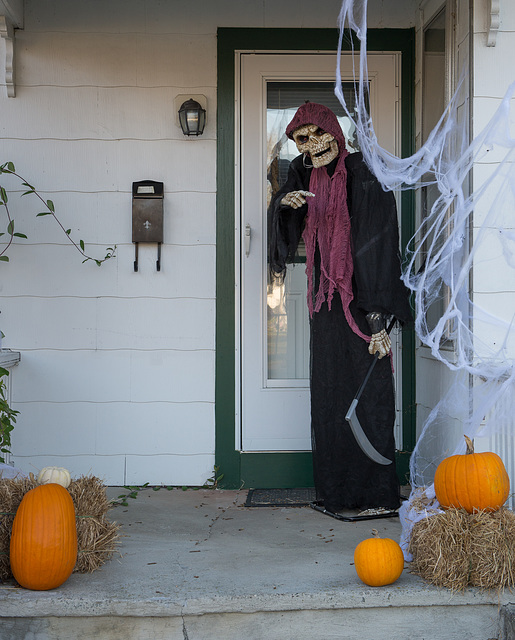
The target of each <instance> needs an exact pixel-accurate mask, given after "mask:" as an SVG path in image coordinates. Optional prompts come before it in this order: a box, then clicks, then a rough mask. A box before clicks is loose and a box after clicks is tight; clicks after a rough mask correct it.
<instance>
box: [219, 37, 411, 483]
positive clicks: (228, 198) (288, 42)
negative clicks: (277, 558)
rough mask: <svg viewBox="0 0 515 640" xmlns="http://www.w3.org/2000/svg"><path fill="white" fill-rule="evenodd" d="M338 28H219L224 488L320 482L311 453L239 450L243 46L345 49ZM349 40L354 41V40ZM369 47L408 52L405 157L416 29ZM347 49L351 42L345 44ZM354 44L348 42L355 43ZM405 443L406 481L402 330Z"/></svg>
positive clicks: (406, 390) (406, 221) (406, 403)
mask: <svg viewBox="0 0 515 640" xmlns="http://www.w3.org/2000/svg"><path fill="white" fill-rule="evenodd" d="M337 42H338V31H337V30H335V29H254V28H252V29H238V28H220V29H218V96H217V100H218V122H217V140H218V145H217V196H216V220H217V224H216V256H217V257H216V365H215V375H216V382H215V421H216V441H215V442H216V444H215V460H216V463H215V464H216V466H217V467H218V469H219V472H218V473H219V474H220V475H221V474H223V479H222V480H221V483H220V486H221V487H223V488H227V489H239V488H247V489H248V488H252V487H260V488H274V487H275V488H281V487H284V488H288V487H309V486H313V475H312V468H311V452H303V451H301V452H277V453H274V452H272V453H245V452H240V451H237V450H236V444H235V433H236V424H235V420H236V413H235V408H236V395H235V394H236V387H235V384H236V377H235V374H236V371H235V351H234V346H235V338H236V336H235V331H236V328H235V310H236V298H235V295H236V291H235V287H234V283H235V237H234V228H235V225H234V211H235V196H234V194H235V162H234V161H235V156H234V147H235V137H234V136H235V119H234V116H235V114H234V104H235V102H234V99H235V95H234V91H235V51H237V50H245V51H249V50H252V51H264V50H265V51H281V50H289V51H295V50H303V51H306V50H313V51H316V50H323V51H331V50H334V51H335V52H336V50H337ZM348 44H349V43H348V42H347V45H348ZM367 45H368V50H369V51H400V52H401V54H402V62H401V65H402V66H401V73H402V78H401V96H402V132H401V148H402V155H403V156H408V155H411V153H413V148H414V139H415V136H414V86H415V71H414V70H415V30H414V29H369V31H368V36H367ZM344 48H346V45H345V43H344ZM347 48H348V47H347ZM401 197H402V211H403V215H402V220H401V243H402V246H406V244H407V243H408V241H409V239H410V238H411V237H412V236H413V232H414V198H413V194H412V192H411V191H404V192H402V196H401ZM402 371H403V375H402V378H403V385H402V398H403V408H402V411H403V442H404V448H405V449H406V451H405V452H399V453H398V456H397V464H398V473H399V476H400V478H401V481H403V480H404V478H405V477H407V476H406V473H407V470H408V460H409V452H410V451H412V450H413V447H414V445H415V356H414V334H413V331H411V330H404V331H403V335H402Z"/></svg>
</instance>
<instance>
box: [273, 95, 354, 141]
mask: <svg viewBox="0 0 515 640" xmlns="http://www.w3.org/2000/svg"><path fill="white" fill-rule="evenodd" d="M306 124H316V125H317V127H320V128H321V129H323V130H324V131H327V132H328V133H330V134H331V135H332V136H334V138H335V139H336V141H337V142H338V149H339V151H342V150H343V149H345V138H344V137H343V131H342V128H341V127H340V123H339V122H338V119H337V118H336V116H335V115H334V113H333V112H332V111H331V109H329V108H328V107H324V105H323V104H317V103H316V102H306V103H305V104H303V105H301V106H300V107H299V108H298V109H297V112H296V113H295V115H294V116H293V119H292V121H291V122H290V124H289V125H288V126H287V127H286V135H287V136H288V138H290V140H293V132H294V131H295V129H298V128H299V127H302V126H303V125H306Z"/></svg>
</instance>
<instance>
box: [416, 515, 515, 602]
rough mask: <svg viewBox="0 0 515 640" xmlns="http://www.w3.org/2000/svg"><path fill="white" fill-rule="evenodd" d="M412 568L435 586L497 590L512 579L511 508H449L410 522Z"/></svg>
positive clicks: (514, 531)
mask: <svg viewBox="0 0 515 640" xmlns="http://www.w3.org/2000/svg"><path fill="white" fill-rule="evenodd" d="M409 551H410V552H411V553H412V554H413V562H412V564H411V571H412V572H413V573H416V574H418V575H420V576H421V577H422V578H424V579H425V580H427V581H428V582H430V583H431V584H434V585H436V586H439V587H446V588H448V589H451V590H452V591H462V590H463V589H465V588H466V587H467V586H473V587H480V588H481V589H485V590H486V589H497V590H501V589H504V588H507V587H512V586H513V585H514V584H515V514H514V513H513V512H512V511H510V510H509V509H506V508H504V507H503V508H501V509H499V510H498V511H495V512H493V513H492V512H487V511H479V512H477V513H473V514H470V513H467V512H466V511H464V510H462V509H448V510H447V511H445V512H444V513H438V514H436V515H432V516H430V517H428V518H424V519H423V520H421V521H420V522H417V523H415V525H414V526H413V531H412V535H411V540H410V545H409Z"/></svg>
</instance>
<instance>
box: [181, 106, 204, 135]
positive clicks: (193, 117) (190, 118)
mask: <svg viewBox="0 0 515 640" xmlns="http://www.w3.org/2000/svg"><path fill="white" fill-rule="evenodd" d="M179 123H180V125H181V129H182V132H183V133H184V135H185V136H200V135H202V133H203V131H204V126H205V124H206V110H205V109H203V108H202V106H201V105H200V104H199V103H198V102H197V101H196V100H193V98H190V99H189V100H186V102H183V103H182V104H181V108H180V109H179Z"/></svg>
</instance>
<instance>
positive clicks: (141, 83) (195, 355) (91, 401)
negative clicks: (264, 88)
mask: <svg viewBox="0 0 515 640" xmlns="http://www.w3.org/2000/svg"><path fill="white" fill-rule="evenodd" d="M411 4H412V3H411V0H405V1H404V2H396V3H392V5H393V6H392V7H388V10H387V11H385V10H383V3H382V2H381V1H380V0H376V1H374V2H372V3H371V4H370V25H371V26H383V27H409V26H412V24H413V21H410V20H409V15H411V14H412V12H410V11H408V10H407V8H408V7H409V6H411ZM339 8H340V2H339V0H329V1H326V2H324V3H319V4H318V5H317V6H316V7H315V6H314V5H313V3H312V2H307V1H306V0H301V1H300V0H291V1H288V2H281V3H277V2H272V1H271V0H266V1H265V2H252V1H245V2H241V1H239V0H220V1H218V0H217V1H216V2H215V1H213V2H207V3H201V4H200V5H199V4H198V3H197V4H195V3H186V2H183V1H182V0H169V1H167V2H160V1H158V0H155V1H143V0H140V1H137V0H123V1H122V0H116V1H110V2H99V1H91V2H79V1H78V0H77V1H70V0H27V1H26V2H25V28H24V30H23V31H19V32H17V34H16V56H17V59H16V72H17V78H16V80H17V83H16V96H17V97H16V98H14V99H12V98H11V99H9V98H7V97H6V92H5V87H0V112H1V117H0V141H1V147H0V149H1V154H0V163H3V162H6V161H8V160H10V161H12V162H14V164H15V165H16V169H17V170H18V171H19V172H20V173H22V175H23V176H24V177H26V179H27V180H28V181H29V182H31V183H32V184H34V185H35V186H36V187H37V188H38V189H40V190H41V192H42V194H43V196H44V197H45V198H50V199H52V200H53V201H54V203H55V206H56V210H57V212H58V215H59V217H60V219H61V220H62V222H63V224H64V226H65V228H71V229H72V235H73V237H74V238H76V239H77V240H78V239H79V238H81V239H83V240H84V241H85V242H86V246H87V251H88V252H89V253H90V254H91V255H93V256H95V257H102V256H103V255H104V252H105V250H106V247H108V246H112V245H113V244H116V245H117V247H118V249H117V257H116V259H114V260H111V261H109V262H107V263H106V264H104V265H103V266H102V267H101V268H98V267H97V266H95V265H94V264H93V263H89V264H85V265H82V264H81V256H80V255H79V254H78V253H77V252H76V251H75V250H74V249H73V248H72V247H71V246H70V245H69V244H68V242H67V240H66V238H65V237H64V236H63V235H61V234H60V231H59V229H58V228H57V226H56V225H55V224H54V222H53V221H52V220H51V219H50V218H49V217H46V218H36V217H35V214H36V213H38V212H39V211H40V210H41V207H39V206H38V204H37V202H36V201H35V200H34V199H33V198H32V199H31V198H30V197H25V198H23V199H20V198H19V197H18V196H19V193H21V191H20V189H19V186H17V185H16V183H15V182H13V181H12V180H9V179H6V178H5V176H2V177H1V180H0V183H1V184H3V185H4V186H5V187H7V188H14V189H18V194H11V198H10V204H11V205H12V213H13V214H14V217H15V219H16V226H17V230H19V231H23V232H25V233H26V234H27V235H28V237H29V239H28V241H18V242H16V243H15V245H14V246H13V247H12V248H11V250H10V253H9V255H10V263H9V264H2V265H1V274H0V289H1V294H2V299H1V301H0V310H1V316H0V328H1V329H2V330H3V331H4V333H5V335H6V337H5V340H4V347H7V348H12V349H16V350H19V351H21V353H22V360H21V363H20V365H19V366H18V367H17V368H16V369H15V371H14V372H13V374H12V384H13V402H14V406H15V408H17V409H19V410H20V411H21V415H20V417H19V419H18V424H17V427H16V429H15V432H14V435H13V452H14V456H13V460H14V463H15V464H16V465H17V466H19V467H21V468H22V469H24V470H25V471H36V470H38V469H40V468H41V467H42V466H44V465H47V464H57V465H60V466H66V467H68V468H69V469H70V470H71V472H72V474H80V473H90V472H91V473H94V474H96V475H99V476H101V477H103V478H105V480H106V482H108V483H110V484H115V485H116V484H118V485H120V484H136V483H143V482H150V483H151V484H161V483H164V484H201V483H203V482H204V481H205V480H206V479H207V478H208V477H209V476H210V475H211V473H212V469H213V464H214V439H215V424H214V399H215V398H214V382H215V380H214V371H215V350H214V344H215V343H214V338H215V250H216V247H215V221H216V212H215V195H216V194H215V192H216V164H215V159H216V138H215V137H216V29H217V27H218V26H224V27H335V26H336V17H337V14H338V11H339ZM3 51H4V42H3V41H2V39H0V59H3ZM1 73H2V72H1V71H0V74H1ZM190 93H194V94H204V95H205V96H206V97H207V108H208V123H207V128H206V131H205V133H204V135H203V136H202V137H201V138H199V139H194V140H190V139H186V138H184V136H183V135H182V133H181V132H180V130H179V129H178V128H177V127H176V125H175V115H174V99H175V97H176V96H177V95H181V94H185V95H186V94H190ZM147 178H148V179H153V180H158V181H162V182H164V185H165V202H164V208H165V242H164V245H163V249H162V259H161V264H162V266H161V272H160V273H156V270H155V260H156V247H155V246H154V245H150V246H148V247H146V246H142V247H141V248H140V270H139V272H138V273H135V272H134V271H133V260H134V248H133V245H132V243H131V187H132V182H133V181H138V180H143V179H147ZM0 225H1V226H3V223H0Z"/></svg>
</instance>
